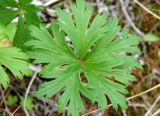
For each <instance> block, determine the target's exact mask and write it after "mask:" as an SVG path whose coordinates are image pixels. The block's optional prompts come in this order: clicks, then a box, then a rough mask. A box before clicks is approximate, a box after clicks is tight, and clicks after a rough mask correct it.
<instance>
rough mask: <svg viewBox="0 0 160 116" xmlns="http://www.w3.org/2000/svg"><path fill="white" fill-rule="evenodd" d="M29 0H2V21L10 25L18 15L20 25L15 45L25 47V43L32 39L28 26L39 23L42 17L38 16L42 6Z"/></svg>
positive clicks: (0, 20) (0, 18)
mask: <svg viewBox="0 0 160 116" xmlns="http://www.w3.org/2000/svg"><path fill="white" fill-rule="evenodd" d="M30 2H31V1H29V0H18V2H16V1H15V0H1V1H0V23H2V24H4V25H8V24H9V23H10V22H11V21H12V20H13V19H15V17H17V16H18V19H19V21H18V25H17V27H18V28H17V31H16V35H15V37H14V40H13V45H14V46H15V47H19V48H22V49H23V50H26V48H24V46H23V44H24V43H25V42H26V41H27V40H30V39H32V38H31V36H29V31H28V26H29V25H33V24H34V25H39V23H40V19H39V18H38V17H37V12H38V11H39V10H40V7H37V6H35V5H32V4H30Z"/></svg>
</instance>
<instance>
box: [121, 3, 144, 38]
mask: <svg viewBox="0 0 160 116" xmlns="http://www.w3.org/2000/svg"><path fill="white" fill-rule="evenodd" d="M120 4H121V8H122V11H123V13H124V16H125V17H126V19H127V21H128V22H129V24H130V25H131V27H132V28H133V29H134V31H135V32H136V33H137V34H139V35H141V36H144V33H143V32H142V31H140V29H138V28H137V27H136V25H135V24H134V23H133V21H132V19H131V18H130V16H129V14H128V12H127V9H126V7H125V4H124V1H123V0H120Z"/></svg>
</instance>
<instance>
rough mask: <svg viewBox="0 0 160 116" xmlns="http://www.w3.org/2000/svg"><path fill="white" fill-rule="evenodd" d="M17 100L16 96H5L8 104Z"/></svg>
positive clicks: (13, 103)
mask: <svg viewBox="0 0 160 116" xmlns="http://www.w3.org/2000/svg"><path fill="white" fill-rule="evenodd" d="M17 102H18V97H17V96H13V95H9V96H8V97H7V105H8V106H12V105H15V104H16V103H17Z"/></svg>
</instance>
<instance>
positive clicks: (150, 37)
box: [143, 34, 160, 42]
mask: <svg viewBox="0 0 160 116" xmlns="http://www.w3.org/2000/svg"><path fill="white" fill-rule="evenodd" d="M143 38H144V40H145V41H147V42H156V41H159V40H160V37H158V36H156V35H154V34H145V35H144V37H143Z"/></svg>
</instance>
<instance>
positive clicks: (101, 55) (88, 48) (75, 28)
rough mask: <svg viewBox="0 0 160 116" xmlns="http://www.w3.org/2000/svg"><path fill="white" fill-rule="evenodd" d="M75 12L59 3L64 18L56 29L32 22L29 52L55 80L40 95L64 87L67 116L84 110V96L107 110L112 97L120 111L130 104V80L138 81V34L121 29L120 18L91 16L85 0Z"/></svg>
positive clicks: (61, 104)
mask: <svg viewBox="0 0 160 116" xmlns="http://www.w3.org/2000/svg"><path fill="white" fill-rule="evenodd" d="M71 11H72V13H73V16H70V15H69V13H67V12H65V11H63V10H61V9H58V8H57V14H58V16H59V19H58V20H57V21H55V22H53V24H52V27H51V30H52V33H49V32H48V31H47V29H46V28H45V27H44V26H42V25H40V27H39V28H38V27H36V26H31V27H30V31H31V35H32V36H33V37H34V39H33V40H31V41H29V42H27V43H26V44H25V45H26V46H29V47H32V48H33V51H30V52H28V54H29V55H30V57H31V58H32V59H35V60H34V63H35V64H44V67H43V69H42V71H41V73H40V74H41V76H42V77H43V78H46V79H49V80H50V81H49V82H45V83H43V84H41V85H40V87H39V90H38V91H37V92H36V95H37V96H39V97H41V96H45V97H51V96H53V95H55V94H56V93H58V92H60V93H61V96H60V97H59V100H58V111H59V112H62V111H64V110H65V109H66V108H67V112H68V116H70V115H72V116H78V115H79V113H80V112H81V113H84V111H85V108H84V105H83V99H82V97H81V96H84V97H86V98H88V99H89V100H91V101H92V102H94V103H95V102H97V103H98V106H99V108H101V109H102V111H105V109H106V108H107V105H108V101H107V98H109V100H110V101H111V103H112V104H113V107H114V108H115V109H116V110H117V109H118V107H119V106H120V107H121V108H122V109H126V108H127V103H126V102H127V101H126V97H125V96H124V95H125V94H127V93H128V91H127V90H126V89H125V85H127V84H129V83H130V82H131V81H134V80H135V77H134V76H133V75H131V74H130V73H131V71H132V69H133V68H141V66H140V64H139V63H137V61H136V59H135V58H134V57H133V56H132V55H133V54H136V53H139V52H140V51H139V49H138V48H137V44H138V43H139V38H138V37H136V36H128V30H124V31H122V32H121V31H120V27H119V26H118V19H117V18H114V19H113V20H108V19H107V15H105V14H101V15H100V14H98V15H96V16H95V17H94V18H93V20H91V17H92V8H91V7H90V6H87V7H86V6H85V2H84V0H81V1H80V0H77V4H76V5H71ZM89 22H91V23H89ZM118 34H119V35H118ZM65 36H68V37H69V38H70V39H71V42H72V45H73V47H71V46H70V44H69V43H68V42H66V38H65ZM128 54H130V55H128ZM114 80H115V81H114Z"/></svg>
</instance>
